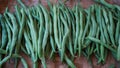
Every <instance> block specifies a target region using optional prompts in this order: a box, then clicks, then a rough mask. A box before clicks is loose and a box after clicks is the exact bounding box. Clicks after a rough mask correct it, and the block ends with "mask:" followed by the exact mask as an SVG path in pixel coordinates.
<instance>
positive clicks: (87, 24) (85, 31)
mask: <svg viewBox="0 0 120 68" xmlns="http://www.w3.org/2000/svg"><path fill="white" fill-rule="evenodd" d="M90 16H91V13H90V10H88V15H87V22H86V26H85V29H84V32H83V36H82V44H83V43H84V39H85V35H86V33H87V30H88V27H89V24H90ZM84 47H85V46H84Z"/></svg>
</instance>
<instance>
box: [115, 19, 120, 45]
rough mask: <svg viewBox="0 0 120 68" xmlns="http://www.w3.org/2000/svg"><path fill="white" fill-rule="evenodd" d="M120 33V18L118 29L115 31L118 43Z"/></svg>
mask: <svg viewBox="0 0 120 68" xmlns="http://www.w3.org/2000/svg"><path fill="white" fill-rule="evenodd" d="M119 34H120V20H119V21H118V22H117V24H116V31H115V41H116V42H117V43H118V39H119Z"/></svg>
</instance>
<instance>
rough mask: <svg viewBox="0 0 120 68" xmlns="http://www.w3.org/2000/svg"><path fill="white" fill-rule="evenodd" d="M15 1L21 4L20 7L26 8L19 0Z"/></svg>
mask: <svg viewBox="0 0 120 68" xmlns="http://www.w3.org/2000/svg"><path fill="white" fill-rule="evenodd" d="M17 1H18V3H19V4H20V5H21V7H22V8H26V6H25V5H24V4H23V3H22V1H21V0H17Z"/></svg>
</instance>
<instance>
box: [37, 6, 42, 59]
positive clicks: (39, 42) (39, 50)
mask: <svg viewBox="0 0 120 68" xmlns="http://www.w3.org/2000/svg"><path fill="white" fill-rule="evenodd" d="M37 9H38V13H39V16H40V20H39V22H40V28H39V34H38V41H37V42H38V56H39V58H41V56H42V46H41V45H42V39H43V37H42V35H43V14H42V13H43V12H42V11H41V9H40V8H39V7H37Z"/></svg>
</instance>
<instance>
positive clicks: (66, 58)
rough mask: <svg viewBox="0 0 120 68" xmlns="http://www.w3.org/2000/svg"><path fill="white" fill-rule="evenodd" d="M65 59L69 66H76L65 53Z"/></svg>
mask: <svg viewBox="0 0 120 68" xmlns="http://www.w3.org/2000/svg"><path fill="white" fill-rule="evenodd" d="M65 61H66V62H67V64H68V65H69V66H70V67H71V68H76V66H75V65H74V64H73V63H72V61H71V60H70V59H69V58H68V57H67V55H65Z"/></svg>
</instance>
